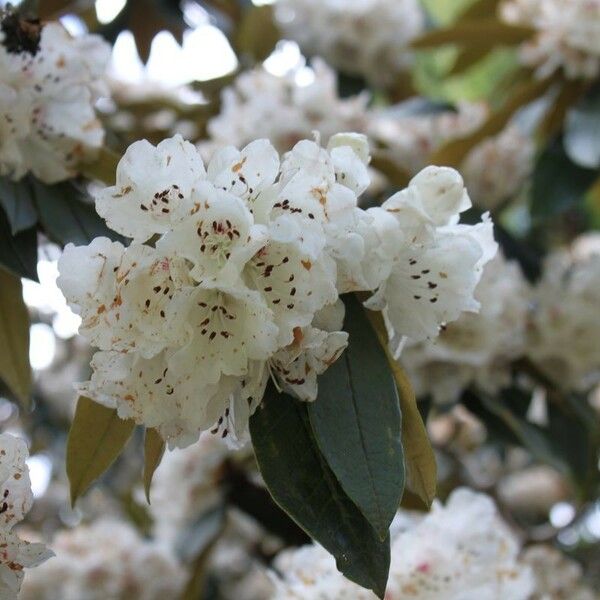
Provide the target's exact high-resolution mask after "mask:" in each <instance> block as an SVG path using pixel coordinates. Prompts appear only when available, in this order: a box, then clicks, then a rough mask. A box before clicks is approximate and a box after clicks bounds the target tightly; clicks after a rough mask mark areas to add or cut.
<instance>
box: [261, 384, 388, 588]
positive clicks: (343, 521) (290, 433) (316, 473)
mask: <svg viewBox="0 0 600 600" xmlns="http://www.w3.org/2000/svg"><path fill="white" fill-rule="evenodd" d="M250 433H251V435H252V442H253V445H254V452H255V454H256V459H257V461H258V466H259V469H260V472H261V474H262V476H263V479H264V481H265V483H266V485H267V487H268V488H269V491H270V492H271V495H272V496H273V498H274V499H275V501H276V502H277V503H278V504H279V505H280V506H281V508H283V510H285V511H286V512H287V513H288V514H289V515H290V516H291V517H292V519H294V520H295V521H296V522H297V523H298V524H299V525H300V526H301V527H302V528H303V529H304V530H305V531H306V532H307V533H308V534H309V535H310V536H311V537H313V538H314V539H315V540H316V541H317V542H319V543H320V544H321V545H322V546H323V547H324V548H326V549H327V550H328V551H329V552H331V554H333V556H334V557H335V559H336V563H337V567H338V569H339V570H340V571H341V572H342V573H343V574H344V575H345V576H346V577H347V578H348V579H350V580H352V581H354V582H356V583H358V584H359V585H362V586H363V587H365V588H368V589H371V590H373V591H374V592H375V593H376V594H377V595H378V596H379V597H380V598H383V595H384V593H385V586H386V582H387V577H388V571H389V561H390V545H389V537H388V538H387V539H386V541H385V542H382V541H381V540H380V539H379V537H378V536H377V534H376V533H375V530H374V529H373V528H372V527H371V526H370V524H369V522H368V521H367V520H366V519H365V517H364V516H363V515H362V513H361V512H360V511H359V509H358V508H357V507H356V505H355V504H354V503H353V502H352V501H351V500H350V499H349V498H348V497H347V496H346V494H345V493H344V491H343V489H342V488H341V486H340V484H339V482H338V481H337V479H336V477H335V475H334V474H333V473H332V471H331V469H330V468H329V467H328V465H327V462H326V460H325V458H324V457H323V456H322V454H321V452H320V450H319V447H318V444H317V441H316V440H315V437H314V434H313V431H312V427H311V425H310V420H309V417H308V409H307V406H306V404H305V403H302V402H300V401H297V400H294V399H293V398H291V397H289V396H286V395H285V394H278V393H277V391H276V390H275V388H274V386H273V385H272V384H270V385H269V386H268V388H267V392H266V394H265V398H264V400H263V403H262V405H261V406H260V407H259V409H258V410H257V411H256V413H254V415H253V416H252V418H251V419H250Z"/></svg>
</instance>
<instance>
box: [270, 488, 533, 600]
mask: <svg viewBox="0 0 600 600" xmlns="http://www.w3.org/2000/svg"><path fill="white" fill-rule="evenodd" d="M391 537H392V543H391V566H390V575H389V580H388V587H387V590H386V595H385V597H386V599H388V600H401V599H404V598H411V599H412V598H414V599H415V600H467V599H469V600H470V599H471V598H477V599H478V600H497V599H499V598H510V599H511V600H526V599H528V598H530V597H531V596H530V594H531V592H532V591H533V585H534V581H533V577H532V574H531V571H530V569H529V568H528V567H526V566H522V565H521V564H519V562H518V552H519V543H518V541H517V539H516V537H515V535H514V534H513V533H512V532H511V531H510V530H509V529H508V527H507V525H506V524H505V523H504V522H503V521H502V520H501V518H500V517H499V515H498V513H497V511H496V508H495V506H494V503H493V502H492V500H491V499H490V498H489V497H487V496H485V495H483V494H477V493H475V492H472V491H471V490H468V489H466V488H462V489H459V490H456V491H455V492H453V493H452V494H451V495H450V498H449V499H448V501H447V503H446V506H442V505H441V504H439V503H436V504H434V506H433V508H432V510H431V512H430V513H429V514H428V515H426V516H424V517H423V518H411V517H410V516H409V515H406V514H405V513H402V512H400V513H398V515H397V517H396V519H395V521H394V523H393V524H392V533H391ZM275 569H276V570H277V572H278V573H279V576H277V575H275V574H273V577H272V578H273V581H274V585H275V592H274V594H273V596H272V598H273V599H274V600H279V599H281V600H284V599H286V600H290V599H292V598H298V599H301V598H302V599H304V598H315V599H317V598H323V599H325V598H340V599H341V598H357V599H365V600H371V599H374V598H375V596H374V595H373V594H372V593H371V592H369V591H366V590H364V589H362V588H359V587H358V586H356V585H355V584H353V583H351V582H350V581H348V580H346V579H344V577H343V576H342V575H341V574H340V573H339V572H338V571H337V570H336V567H335V560H334V559H333V557H332V556H331V555H330V554H328V553H327V552H326V551H325V550H324V549H323V548H321V547H320V546H317V545H312V546H305V547H303V548H300V549H298V550H288V551H285V552H283V553H282V554H281V555H279V556H278V557H277V559H276V560H275Z"/></svg>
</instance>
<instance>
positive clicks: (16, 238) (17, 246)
mask: <svg viewBox="0 0 600 600" xmlns="http://www.w3.org/2000/svg"><path fill="white" fill-rule="evenodd" d="M0 266H3V267H5V268H6V269H8V270H9V271H11V272H12V273H14V274H15V275H19V276H20V277H27V278H29V279H33V280H34V281H37V280H38V277H37V231H36V229H35V227H32V228H30V229H26V230H25V231H21V232H20V233H18V234H17V235H12V233H11V231H10V223H9V222H8V219H7V218H6V214H5V213H4V211H3V210H0Z"/></svg>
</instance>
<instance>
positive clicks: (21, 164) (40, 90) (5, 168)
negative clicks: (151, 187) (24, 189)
mask: <svg viewBox="0 0 600 600" xmlns="http://www.w3.org/2000/svg"><path fill="white" fill-rule="evenodd" d="M0 19H2V21H1V24H0V175H8V176H10V177H11V178H12V179H20V178H21V177H23V175H25V174H26V173H27V172H29V171H31V172H32V173H33V174H34V175H35V176H36V177H38V178H39V179H41V180H42V181H45V182H47V183H54V182H57V181H60V180H63V179H67V178H68V177H72V176H73V175H75V174H76V172H77V164H78V163H79V161H81V160H82V159H86V158H89V157H90V156H91V155H93V152H94V150H95V149H97V148H99V147H100V146H101V145H102V142H103V139H104V130H103V128H102V126H101V124H100V121H99V120H98V119H97V118H96V114H95V111H94V103H95V101H96V99H97V98H98V97H99V95H100V94H102V93H106V91H107V90H106V87H105V83H104V81H103V72H104V69H105V67H106V64H107V62H108V59H109V55H110V46H109V45H108V44H107V43H106V42H104V41H103V40H102V38H100V37H99V36H96V35H84V36H82V37H77V38H73V37H71V36H70V34H69V33H67V31H66V30H65V29H64V28H63V26H62V25H60V24H59V23H48V24H41V23H39V22H38V21H28V20H24V19H20V18H18V17H17V16H15V15H13V14H10V13H6V14H5V15H2V14H0Z"/></svg>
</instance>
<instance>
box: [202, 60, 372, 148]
mask: <svg viewBox="0 0 600 600" xmlns="http://www.w3.org/2000/svg"><path fill="white" fill-rule="evenodd" d="M307 72H308V73H310V75H311V76H312V80H311V81H309V82H308V83H304V82H303V81H301V79H300V75H301V74H306V73H307ZM367 101H368V96H367V95H366V94H360V95H358V96H354V97H351V98H348V99H341V98H340V97H339V94H338V89H337V82H336V73H335V71H333V70H332V69H330V68H329V67H328V66H327V65H326V64H325V63H324V62H323V61H322V60H319V59H315V60H314V61H313V62H312V65H311V69H310V70H309V69H308V68H307V67H303V66H302V65H298V66H297V67H296V68H294V69H292V70H291V71H289V72H287V73H286V74H284V75H280V76H278V75H273V74H271V73H269V71H268V70H267V69H266V68H264V67H257V68H255V69H253V70H251V71H245V72H244V73H242V74H241V75H239V76H238V77H237V79H236V80H235V81H234V83H233V84H232V85H231V86H230V87H227V88H225V89H224V90H223V91H222V93H221V111H220V113H219V114H218V115H217V116H216V117H213V118H212V119H211V120H210V121H209V123H208V134H209V140H208V141H204V142H202V143H201V144H200V145H199V148H200V150H201V152H202V154H203V156H205V157H206V158H209V157H210V156H212V154H213V153H214V151H215V150H216V149H217V148H219V147H221V146H228V145H233V146H237V147H242V146H245V145H246V144H248V143H250V142H251V141H252V140H255V139H257V138H260V137H266V138H268V139H269V140H270V142H271V143H272V144H273V146H275V148H276V149H277V150H278V151H279V152H287V151H288V150H291V149H292V148H293V147H294V146H295V145H296V143H298V142H299V141H300V140H302V139H306V138H310V137H311V136H312V135H313V132H315V131H318V132H319V134H320V135H321V139H322V140H323V141H324V142H328V141H329V138H330V137H331V136H332V135H334V134H336V133H340V132H343V131H360V132H362V131H364V130H365V127H366V120H367V114H366V110H367V106H366V105H367Z"/></svg>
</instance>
